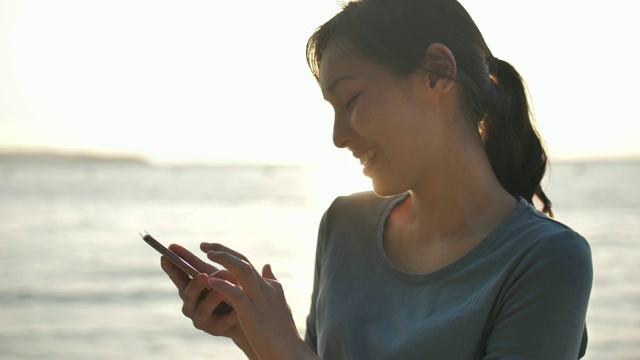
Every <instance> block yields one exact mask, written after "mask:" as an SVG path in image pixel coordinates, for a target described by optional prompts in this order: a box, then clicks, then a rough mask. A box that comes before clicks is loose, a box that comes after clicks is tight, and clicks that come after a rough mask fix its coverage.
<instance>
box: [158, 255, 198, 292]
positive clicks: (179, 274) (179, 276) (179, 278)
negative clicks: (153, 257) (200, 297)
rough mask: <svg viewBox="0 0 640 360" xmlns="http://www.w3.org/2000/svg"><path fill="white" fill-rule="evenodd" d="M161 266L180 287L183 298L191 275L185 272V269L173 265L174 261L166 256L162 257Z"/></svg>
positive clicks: (179, 290)
mask: <svg viewBox="0 0 640 360" xmlns="http://www.w3.org/2000/svg"><path fill="white" fill-rule="evenodd" d="M160 266H161V267H162V270H164V272H165V273H167V275H169V279H171V281H172V282H173V283H174V284H175V286H176V287H177V288H178V294H180V298H182V292H183V291H184V288H186V287H187V284H188V283H189V281H190V280H191V278H189V275H187V274H185V273H184V271H182V270H180V268H178V267H177V266H175V265H173V263H172V262H171V261H170V260H169V259H167V258H166V257H164V256H162V257H160Z"/></svg>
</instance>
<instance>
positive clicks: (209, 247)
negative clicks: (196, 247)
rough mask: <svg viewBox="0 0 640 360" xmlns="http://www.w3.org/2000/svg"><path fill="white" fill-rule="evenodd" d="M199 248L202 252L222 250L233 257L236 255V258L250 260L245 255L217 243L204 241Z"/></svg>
mask: <svg viewBox="0 0 640 360" xmlns="http://www.w3.org/2000/svg"><path fill="white" fill-rule="evenodd" d="M200 250H202V251H203V252H209V251H224V252H227V253H229V254H231V255H233V256H235V257H237V258H238V259H241V260H244V261H246V262H250V261H249V259H247V257H246V256H244V255H242V254H241V253H239V252H237V251H235V250H233V249H231V248H228V247H226V246H224V245H222V244H217V243H205V242H203V243H202V244H200Z"/></svg>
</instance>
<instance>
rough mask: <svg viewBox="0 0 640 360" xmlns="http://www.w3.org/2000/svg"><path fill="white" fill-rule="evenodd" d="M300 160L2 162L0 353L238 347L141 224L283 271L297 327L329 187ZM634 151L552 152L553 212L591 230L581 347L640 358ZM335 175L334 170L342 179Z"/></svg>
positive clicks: (153, 352) (157, 355)
mask: <svg viewBox="0 0 640 360" xmlns="http://www.w3.org/2000/svg"><path fill="white" fill-rule="evenodd" d="M328 174H330V172H329V171H327V170H326V169H319V168H308V167H272V166H255V167H249V166H245V167H241V166H235V167H234V166H229V167H182V168H169V167H154V166H148V165H144V164H135V163H118V162H112V163H110V162H67V163H60V162H56V163H37V162H27V163H16V162H12V163H2V162H0V358H1V359H72V360H73V359H242V358H244V357H243V354H242V353H241V352H240V351H239V350H237V349H236V348H235V346H234V345H233V344H232V343H231V342H230V341H228V339H224V338H216V337H212V336H210V335H207V334H205V333H203V332H201V331H198V330H196V329H195V328H193V327H192V325H191V323H190V321H189V319H187V318H186V317H184V316H183V315H182V313H181V301H180V299H179V298H178V295H177V291H176V289H175V287H174V286H173V285H172V284H171V282H170V281H169V280H168V278H167V277H166V275H165V274H164V273H163V272H162V271H161V269H160V267H159V255H158V254H157V253H156V252H155V251H154V250H153V249H151V248H150V247H149V246H147V245H146V244H145V243H144V242H143V241H142V240H141V239H140V237H139V236H138V232H139V231H140V230H143V229H145V230H147V231H148V232H149V233H150V234H152V235H153V236H154V237H156V238H157V239H158V240H160V241H161V242H164V243H166V244H169V243H172V242H176V243H180V244H182V245H184V246H186V247H187V248H190V249H193V250H194V251H195V250H197V249H198V244H199V243H200V242H201V241H215V242H221V243H224V244H227V245H229V246H231V247H233V248H235V249H236V250H238V251H240V252H242V253H244V254H245V255H246V256H247V257H249V259H250V260H251V261H252V262H253V263H254V264H256V266H261V265H262V264H264V263H267V262H268V263H270V264H272V268H273V270H274V272H275V274H276V276H277V277H278V278H279V280H280V281H281V282H282V283H283V286H284V288H285V291H286V294H287V299H288V301H289V303H290V305H291V308H292V311H293V315H294V319H295V320H296V323H297V325H298V328H299V329H300V331H303V330H304V318H305V316H306V312H307V310H308V307H309V302H310V301H309V297H310V293H311V286H312V284H311V279H312V272H313V256H314V252H315V241H316V232H317V228H318V224H319V221H320V217H321V216H322V213H323V211H324V209H325V208H326V206H328V205H329V202H330V201H331V200H332V198H333V197H334V196H335V195H338V194H340V193H346V192H349V191H351V190H354V189H348V188H344V187H342V188H341V187H339V186H336V187H333V188H331V189H329V190H327V188H326V187H327V185H329V184H335V183H336V181H335V179H333V180H328V176H329V175H328ZM639 175H640V162H634V161H609V162H603V161H600V162H558V163H554V164H553V166H552V168H551V174H550V176H549V178H548V180H547V190H548V193H549V195H550V197H551V198H552V200H553V201H554V209H555V212H556V218H557V219H559V220H560V221H563V222H565V223H567V224H568V225H570V226H572V227H573V228H574V229H575V230H577V231H578V232H580V233H581V234H582V235H583V236H585V237H586V238H587V240H588V241H589V242H590V244H591V247H592V251H593V257H594V270H595V279H594V287H593V292H592V297H591V303H590V308H589V312H588V315H587V316H588V317H587V321H588V327H589V335H590V343H589V348H588V350H587V357H586V358H587V359H640V282H638V280H637V279H638V278H640V268H639V266H638V265H637V264H638V259H639V258H640V221H639V220H640V197H639V196H638V194H639V193H640V185H639V184H640V181H638V178H639ZM338 183H339V181H338Z"/></svg>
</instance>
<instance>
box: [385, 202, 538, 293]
mask: <svg viewBox="0 0 640 360" xmlns="http://www.w3.org/2000/svg"><path fill="white" fill-rule="evenodd" d="M408 196H409V193H405V194H402V195H399V196H397V197H395V198H392V200H391V201H389V203H388V204H387V205H386V206H385V208H384V210H383V212H382V214H381V216H380V218H379V220H378V226H377V232H376V247H377V250H378V255H379V256H380V259H381V260H382V263H383V265H384V267H385V268H386V270H387V271H388V272H389V273H390V274H391V275H392V276H393V277H395V278H396V279H398V280H400V281H402V282H405V283H408V284H415V285H422V284H427V283H433V282H437V281H439V280H440V279H445V278H447V277H449V276H451V275H452V274H454V273H456V272H457V271H460V270H461V269H463V268H465V267H467V266H468V265H469V264H470V263H472V262H473V261H475V260H476V259H477V258H479V257H483V255H486V254H488V253H490V252H491V251H492V249H493V248H494V245H496V242H497V241H498V240H500V238H501V235H502V234H503V233H504V232H505V231H506V229H507V227H508V224H509V223H512V222H513V220H514V219H516V218H518V217H520V215H521V213H523V212H525V211H526V209H527V208H528V205H529V203H528V202H527V201H526V200H525V199H524V198H522V197H519V198H518V204H517V205H516V207H515V209H514V210H513V211H511V213H509V215H508V216H507V217H506V218H504V219H503V220H502V221H501V222H500V224H498V226H496V227H495V228H494V229H493V230H492V231H491V232H490V233H489V235H487V237H485V238H484V239H483V240H482V241H481V242H480V243H478V245H476V246H475V247H473V248H472V249H471V250H469V251H468V252H467V253H465V254H464V255H462V256H461V257H459V258H458V259H456V260H454V261H453V262H452V263H450V264H448V265H446V266H444V267H442V268H440V269H438V270H435V271H432V272H429V273H425V274H414V273H408V272H405V271H403V270H401V269H400V268H398V267H397V266H395V264H394V263H393V262H392V261H391V259H389V257H388V256H387V254H386V252H385V251H384V245H383V240H384V230H385V227H386V223H387V219H388V218H389V215H390V214H391V211H392V210H393V209H394V208H395V207H396V206H398V204H399V203H400V202H402V201H403V200H405V199H406V198H407V197H408Z"/></svg>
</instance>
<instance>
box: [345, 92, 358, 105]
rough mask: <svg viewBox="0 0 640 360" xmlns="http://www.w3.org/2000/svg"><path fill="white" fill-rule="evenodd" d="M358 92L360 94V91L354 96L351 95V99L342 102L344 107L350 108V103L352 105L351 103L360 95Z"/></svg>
mask: <svg viewBox="0 0 640 360" xmlns="http://www.w3.org/2000/svg"><path fill="white" fill-rule="evenodd" d="M360 94H362V93H358V94H357V95H356V96H354V97H352V98H351V100H349V101H347V102H346V103H345V104H344V107H345V108H346V109H350V108H351V105H353V103H354V102H355V101H356V100H357V99H358V97H359V96H360Z"/></svg>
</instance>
